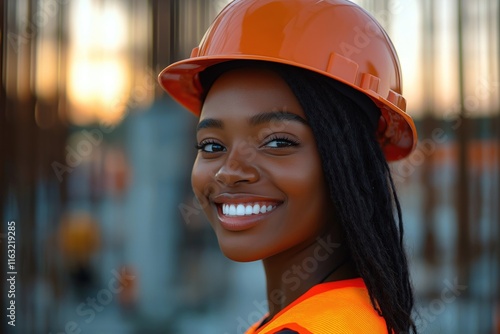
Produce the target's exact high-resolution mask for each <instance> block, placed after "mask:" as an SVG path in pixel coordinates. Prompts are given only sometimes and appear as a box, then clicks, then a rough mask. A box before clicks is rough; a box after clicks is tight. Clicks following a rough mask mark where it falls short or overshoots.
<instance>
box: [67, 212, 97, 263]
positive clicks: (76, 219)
mask: <svg viewBox="0 0 500 334" xmlns="http://www.w3.org/2000/svg"><path fill="white" fill-rule="evenodd" d="M58 239H59V246H60V249H61V252H62V255H63V257H64V259H65V260H67V261H68V262H70V263H74V264H82V263H88V262H89V261H90V259H91V257H92V255H93V254H94V253H96V252H97V251H98V250H99V248H100V244H101V230H100V228H99V225H98V223H97V221H96V220H95V219H94V218H93V217H92V216H91V215H90V214H88V213H77V214H69V215H66V216H63V217H62V219H61V226H60V228H59V233H58Z"/></svg>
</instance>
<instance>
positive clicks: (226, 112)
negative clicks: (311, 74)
mask: <svg viewBox="0 0 500 334" xmlns="http://www.w3.org/2000/svg"><path fill="white" fill-rule="evenodd" d="M197 142H198V145H199V152H198V156H197V158H196V161H195V163H194V166H193V171H192V178H191V180H192V186H193V190H194V192H195V194H196V197H197V198H198V200H199V202H200V203H201V204H202V206H203V209H204V212H205V214H206V216H207V217H208V220H209V221H210V223H211V225H212V227H213V229H214V231H215V233H216V235H217V238H218V241H219V245H220V248H221V250H222V251H223V253H224V254H225V255H226V256H227V257H228V258H230V259H233V260H236V261H254V260H259V259H264V258H268V257H270V256H272V255H275V254H278V253H282V252H285V251H290V252H294V250H298V249H301V248H303V247H306V246H308V245H310V244H312V243H313V242H315V241H316V238H317V237H318V236H319V235H320V234H321V233H322V232H324V231H326V230H327V229H328V226H331V224H332V221H331V219H332V216H333V215H332V205H331V204H330V201H329V196H328V192H327V187H326V185H325V181H324V177H323V171H322V168H321V161H320V157H319V154H318V152H317V148H316V142H315V139H314V136H313V133H312V130H311V128H310V127H309V125H308V124H307V121H306V117H305V115H304V111H303V110H302V108H301V106H300V104H299V102H298V101H297V99H296V98H295V96H294V95H293V93H292V92H291V90H290V88H289V87H288V85H287V84H286V83H285V81H284V80H283V79H282V78H281V77H280V76H278V75H277V74H275V73H274V72H272V71H270V70H264V69H237V70H232V71H229V72H226V73H224V74H223V75H222V76H220V77H219V78H218V79H217V80H216V82H215V83H214V84H213V86H212V88H211V89H210V91H209V93H208V95H207V97H206V99H205V103H204V105H203V109H202V112H201V116H200V121H199V124H198V129H197Z"/></svg>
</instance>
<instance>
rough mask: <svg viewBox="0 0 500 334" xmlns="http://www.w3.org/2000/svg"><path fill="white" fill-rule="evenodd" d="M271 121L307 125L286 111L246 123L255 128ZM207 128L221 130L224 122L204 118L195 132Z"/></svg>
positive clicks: (276, 112) (301, 119)
mask: <svg viewBox="0 0 500 334" xmlns="http://www.w3.org/2000/svg"><path fill="white" fill-rule="evenodd" d="M272 121H279V122H284V121H292V122H299V123H302V124H304V125H309V123H307V121H306V120H305V119H304V118H302V117H300V116H299V115H297V114H294V113H291V112H288V111H273V112H263V113H260V114H257V115H254V116H252V117H250V119H249V120H248V123H249V124H250V125H251V126H257V125H261V124H266V123H270V122H272ZM207 128H215V129H223V128H224V122H222V121H221V120H218V119H215V118H205V119H204V120H201V121H200V123H198V126H197V127H196V131H199V130H201V129H207Z"/></svg>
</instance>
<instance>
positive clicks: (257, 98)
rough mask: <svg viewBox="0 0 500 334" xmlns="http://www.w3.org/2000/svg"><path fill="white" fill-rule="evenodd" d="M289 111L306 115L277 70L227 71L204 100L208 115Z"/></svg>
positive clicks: (231, 116)
mask: <svg viewBox="0 0 500 334" xmlns="http://www.w3.org/2000/svg"><path fill="white" fill-rule="evenodd" d="M276 111H286V112H291V113H295V114H297V115H299V116H301V117H303V118H305V115H304V112H303V110H302V108H301V106H300V104H299V102H298V100H297V98H296V97H295V95H294V94H293V92H292V91H291V89H290V87H289V86H288V84H287V83H286V82H285V80H283V79H282V78H281V77H280V76H279V75H278V74H277V73H276V72H274V71H272V70H269V69H262V68H241V69H234V70H230V71H228V72H225V73H223V74H222V75H221V76H220V77H219V78H218V79H217V80H216V81H215V82H214V84H213V85H212V87H211V88H210V90H209V92H208V94H207V96H206V99H205V101H204V103H203V108H202V111H201V116H200V120H203V119H204V118H224V119H235V120H236V119H242V118H247V117H251V116H252V115H255V114H257V113H262V112H276Z"/></svg>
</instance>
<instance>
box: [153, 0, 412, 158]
mask: <svg viewBox="0 0 500 334" xmlns="http://www.w3.org/2000/svg"><path fill="white" fill-rule="evenodd" d="M230 60H261V61H268V62H275V63H281V64H287V65H291V66H296V67H300V68H304V69H307V70H310V71H314V72H317V73H320V74H323V75H325V76H328V77H330V78H333V79H335V80H337V81H339V82H342V83H344V84H346V85H348V86H350V87H352V88H354V89H356V90H358V91H360V92H362V93H364V94H366V95H367V96H368V97H370V98H371V99H372V100H373V101H374V102H375V104H376V105H377V106H378V107H379V108H380V111H381V117H380V121H379V125H378V130H377V137H378V141H379V142H380V145H381V147H382V150H383V152H384V154H385V157H386V159H387V160H388V161H394V160H399V159H402V158H404V157H406V156H408V155H409V154H410V153H411V151H412V150H413V149H414V148H415V146H416V143H417V132H416V129H415V124H414V122H413V120H412V118H411V117H410V116H409V115H408V114H407V113H406V100H405V99H404V98H403V96H402V95H401V94H402V84H401V67H400V64H399V60H398V56H397V54H396V51H395V49H394V46H393V44H392V42H391V41H390V39H389V37H388V36H387V33H386V32H385V31H384V29H383V28H382V27H381V26H380V24H379V23H378V22H377V21H376V20H375V19H374V18H373V17H372V16H371V15H370V14H368V13H367V12H366V11H365V10H364V9H362V8H361V7H359V6H358V5H356V4H354V3H352V2H349V1H346V0H322V1H321V0H320V1H318V0H235V1H233V2H231V3H230V4H229V5H228V6H226V8H224V9H223V10H222V12H221V13H220V14H219V15H218V16H217V18H216V19H215V21H214V22H213V23H212V25H211V26H210V28H209V29H208V31H207V32H206V34H205V36H204V37H203V39H202V41H201V43H200V45H199V46H198V47H196V48H195V49H193V52H192V54H191V57H190V58H189V59H185V60H182V61H179V62H176V63H174V64H172V65H170V66H168V67H167V68H165V69H164V70H163V71H162V72H161V73H160V75H159V82H160V85H161V86H162V87H163V89H165V90H166V91H167V92H168V93H169V94H170V95H171V96H172V97H173V98H174V99H175V100H176V101H177V102H179V103H180V104H181V105H183V106H184V107H186V108H187V109H188V110H190V111H191V112H193V113H194V114H195V115H197V116H199V115H200V112H201V107H202V98H203V96H204V93H205V92H204V90H203V88H202V85H201V84H200V82H199V73H200V72H202V71H203V70H205V69H206V68H208V67H210V66H212V65H215V64H219V63H222V62H225V61H230Z"/></svg>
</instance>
